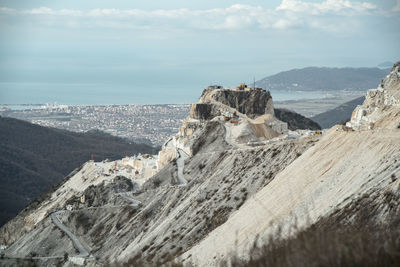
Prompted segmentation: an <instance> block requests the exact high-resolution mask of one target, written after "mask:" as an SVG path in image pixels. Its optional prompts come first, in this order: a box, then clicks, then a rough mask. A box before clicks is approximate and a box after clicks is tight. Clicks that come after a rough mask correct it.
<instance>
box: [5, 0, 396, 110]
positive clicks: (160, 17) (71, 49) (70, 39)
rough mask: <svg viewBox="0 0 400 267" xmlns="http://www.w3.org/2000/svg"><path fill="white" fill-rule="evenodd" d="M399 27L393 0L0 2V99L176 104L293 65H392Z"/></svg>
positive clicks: (25, 0) (75, 0) (11, 100)
mask: <svg viewBox="0 0 400 267" xmlns="http://www.w3.org/2000/svg"><path fill="white" fill-rule="evenodd" d="M399 26H400V0H385V1H381V0H370V1H351V0H307V1H302V0H278V1H275V0H273V1H271V0H269V1H265V0H264V1H261V0H247V1H230V0H218V1H210V0H202V1H193V0H184V1H183V0H152V1H134V0H130V1H122V0H113V1H105V0H86V1H81V0H68V1H67V0H65V1H61V0H29V1H27V0H17V1H16V0H0V103H7V102H23V101H27V99H29V98H32V101H40V97H39V98H37V100H36V99H35V95H40V92H41V91H40V90H44V91H43V94H49V90H50V92H52V94H54V96H58V97H54V99H56V98H57V99H62V97H61V96H64V97H68V92H71V94H76V93H77V92H87V91H90V90H92V95H94V94H95V92H96V91H97V90H98V91H97V92H100V91H101V92H104V91H107V92H108V95H110V94H111V93H110V92H113V90H114V92H115V94H121V95H123V94H136V95H137V96H139V95H141V96H142V97H141V98H140V97H138V98H137V100H136V101H133V102H138V103H141V102H143V103H145V102H146V103H150V102H152V101H153V102H155V101H158V102H163V101H160V100H162V99H164V100H165V101H166V102H174V101H173V100H176V102H182V101H183V102H185V101H190V100H191V99H192V98H193V96H194V95H196V96H198V95H199V92H201V90H202V88H204V87H205V86H207V85H209V84H222V85H224V86H235V85H237V84H239V83H241V82H250V81H252V80H253V77H255V78H256V79H261V78H263V77H265V76H268V75H272V74H275V73H278V72H280V71H284V70H289V69H293V68H302V67H307V66H328V67H374V66H377V65H378V64H380V63H382V62H384V61H392V62H395V61H397V60H400V50H399V43H400V42H399V41H400V31H399V30H398V29H399ZM43 88H50V89H46V90H47V91H46V90H45V89H43ZM71 88H72V89H71ZM157 88H162V89H163V90H162V91H160V90H157ZM16 92H17V93H16ZM83 95H84V94H83ZM182 95H184V97H183V98H182V99H178V98H179V97H181V96H182ZM88 97H90V96H89V95H88ZM152 97H154V98H153V100H152ZM49 99H52V98H49ZM167 100H168V101H167ZM165 101H164V102H165ZM64 102H68V101H64Z"/></svg>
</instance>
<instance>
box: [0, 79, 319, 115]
mask: <svg viewBox="0 0 400 267" xmlns="http://www.w3.org/2000/svg"><path fill="white" fill-rule="evenodd" d="M205 87H206V86H201V85H200V86H187V85H185V86H183V85H176V86H147V85H146V86H113V85H99V84H54V83H52V84H45V83H40V84H31V83H0V105H5V104H8V105H10V104H12V105H13V106H14V108H16V107H18V105H21V104H24V105H22V106H21V107H22V108H23V107H26V105H27V104H30V105H33V106H35V105H40V104H58V105H126V104H142V105H146V104H190V103H196V102H197V101H198V99H199V97H200V95H201V93H202V91H203V88H205ZM271 95H272V98H273V100H274V101H285V100H299V99H317V98H323V97H326V94H325V93H324V92H303V91H281V90H276V91H271ZM18 109H19V108H18Z"/></svg>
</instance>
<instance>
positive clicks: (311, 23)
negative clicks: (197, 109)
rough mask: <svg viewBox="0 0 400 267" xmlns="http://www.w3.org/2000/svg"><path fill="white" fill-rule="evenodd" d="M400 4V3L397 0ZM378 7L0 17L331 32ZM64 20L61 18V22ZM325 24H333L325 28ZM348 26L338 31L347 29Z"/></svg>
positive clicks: (328, 3)
mask: <svg viewBox="0 0 400 267" xmlns="http://www.w3.org/2000/svg"><path fill="white" fill-rule="evenodd" d="M398 1H400V0H398ZM375 9H377V7H376V6H375V5H373V4H370V3H367V2H350V1H347V0H325V1H323V2H319V3H316V2H305V1H300V0H282V2H281V3H280V5H279V6H278V7H277V8H275V9H267V8H264V7H261V6H250V5H243V4H235V5H232V6H230V7H227V8H214V9H204V10H193V9H186V8H181V9H171V10H167V9H157V10H141V9H116V8H108V9H92V10H87V11H82V10H73V9H60V10H54V9H51V8H48V7H40V8H34V9H30V10H22V11H17V10H13V9H9V8H0V14H8V15H18V14H23V15H31V16H36V17H41V16H46V17H49V18H48V19H49V20H50V19H53V20H57V17H62V18H64V17H74V18H76V20H75V21H74V25H78V24H79V23H81V24H82V25H86V26H87V25H92V26H96V27H98V26H100V27H109V28H118V27H120V28H135V29H140V28H146V29H149V28H167V27H169V28H175V29H177V28H178V29H188V28H190V29H202V30H242V29H246V28H255V29H275V30H285V29H289V28H296V27H308V28H316V29H320V30H325V31H331V30H332V29H334V28H335V27H334V26H336V25H338V27H339V26H340V25H341V24H343V23H342V22H343V20H345V21H346V20H347V19H348V20H351V19H354V16H355V15H357V14H360V15H365V14H367V15H368V14H369V13H368V12H371V11H373V10H375ZM330 16H331V17H337V18H336V19H337V20H338V22H341V24H340V23H337V24H336V23H335V21H332V20H329V21H327V20H326V18H327V17H330ZM63 21H65V20H64V19H61V20H60V21H59V22H60V23H62V22H63ZM326 23H329V24H332V23H333V25H334V26H332V25H325V24H326ZM347 28H348V27H344V29H339V30H347Z"/></svg>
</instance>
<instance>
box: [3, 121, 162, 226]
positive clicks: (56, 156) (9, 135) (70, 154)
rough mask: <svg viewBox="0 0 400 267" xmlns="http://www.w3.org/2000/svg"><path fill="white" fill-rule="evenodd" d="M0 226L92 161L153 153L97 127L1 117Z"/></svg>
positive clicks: (146, 146)
mask: <svg viewBox="0 0 400 267" xmlns="http://www.w3.org/2000/svg"><path fill="white" fill-rule="evenodd" d="M0 140H1V141H0V184H1V186H0V226H1V225H3V224H4V223H5V222H7V221H8V220H9V219H11V218H12V217H13V216H15V215H16V214H17V213H18V212H19V211H20V210H21V209H22V208H24V207H25V206H26V205H27V204H29V202H31V201H32V200H33V199H35V198H36V197H38V196H39V195H41V194H42V193H44V192H45V191H46V190H48V189H50V188H51V187H52V186H54V185H56V184H57V183H59V182H60V181H61V180H62V179H63V177H65V176H66V175H68V174H69V173H70V172H71V171H73V170H74V169H75V168H77V167H79V166H80V165H81V164H83V163H84V162H86V161H88V160H90V158H91V155H92V154H93V155H94V158H95V160H96V161H100V160H102V158H103V156H104V158H109V159H118V158H122V157H124V156H126V155H133V154H137V153H155V152H156V150H155V149H154V148H153V147H151V146H148V145H145V144H136V143H128V142H127V141H125V140H123V139H121V138H118V137H114V136H110V135H107V134H103V133H98V132H96V131H91V132H90V133H74V132H69V131H65V130H59V129H55V128H46V127H42V126H39V125H34V124H31V123H29V122H25V121H21V120H17V119H12V118H4V117H0Z"/></svg>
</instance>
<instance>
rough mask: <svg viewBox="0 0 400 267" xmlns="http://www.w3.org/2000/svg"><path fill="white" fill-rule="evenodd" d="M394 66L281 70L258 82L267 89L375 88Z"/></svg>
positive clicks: (323, 89)
mask: <svg viewBox="0 0 400 267" xmlns="http://www.w3.org/2000/svg"><path fill="white" fill-rule="evenodd" d="M389 70H390V69H380V68H326V67H323V68H320V67H308V68H303V69H293V70H289V71H284V72H280V73H278V74H275V75H271V76H268V77H265V78H263V79H261V80H259V81H257V82H256V85H257V86H258V87H261V88H264V89H266V90H289V91H291V90H293V91H339V90H349V91H355V90H362V91H366V90H367V89H371V88H375V87H376V86H377V85H378V84H379V81H380V80H381V79H382V77H385V76H386V75H387V74H388V73H389Z"/></svg>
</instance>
